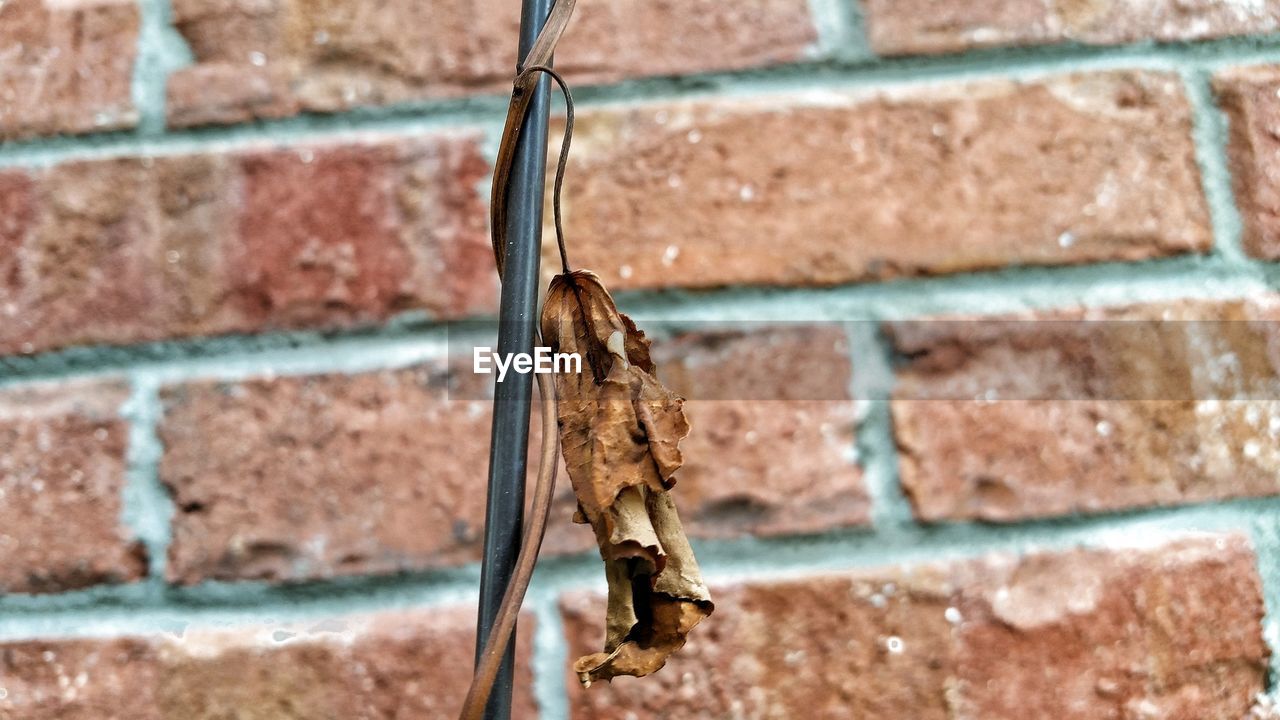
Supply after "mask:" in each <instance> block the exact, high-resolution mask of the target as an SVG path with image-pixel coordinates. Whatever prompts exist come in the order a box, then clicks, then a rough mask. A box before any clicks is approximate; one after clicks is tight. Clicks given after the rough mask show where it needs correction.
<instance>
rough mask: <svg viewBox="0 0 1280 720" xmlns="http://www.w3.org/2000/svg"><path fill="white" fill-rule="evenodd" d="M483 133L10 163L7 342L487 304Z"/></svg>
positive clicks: (96, 338) (315, 323) (0, 346)
mask: <svg viewBox="0 0 1280 720" xmlns="http://www.w3.org/2000/svg"><path fill="white" fill-rule="evenodd" d="M477 142H478V140H477V137H476V136H475V135H473V134H466V135H458V134H447V135H437V136H433V137H428V138H423V139H416V138H415V139H394V138H365V139H359V140H353V141H346V142H342V143H329V144H316V145H305V146H299V147H294V148H289V149H259V148H251V149H246V150H241V151H237V152H233V153H230V154H225V155H223V154H210V155H177V156H165V157H157V158H149V157H128V158H115V159H108V160H88V161H81V162H73V163H68V164H64V165H59V166H55V167H53V168H49V169H43V170H14V171H10V172H8V173H6V174H4V175H2V176H0V205H3V206H4V207H5V209H9V208H13V209H14V211H15V214H14V215H11V216H9V217H7V218H6V221H5V222H4V224H3V225H0V248H6V249H16V250H18V251H20V252H17V253H13V254H9V253H6V256H7V258H18V259H17V260H8V259H6V260H5V261H0V262H5V263H7V265H0V271H3V272H4V277H5V278H6V279H7V281H8V282H7V283H0V307H2V308H3V309H4V311H5V313H6V314H7V316H8V317H10V318H15V320H14V321H11V322H8V323H6V324H5V326H4V327H3V329H0V352H7V353H14V352H36V351H42V350H52V349H57V348H62V347H66V346H69V345H76V344H128V343H137V342H144V341H153V340H166V339H174V338H189V337H201V336H210V335H220V334H227V333H255V332H262V331H270V330H282V329H333V328H342V327H352V326H361V325H369V324H373V323H378V322H382V321H384V320H386V319H388V318H390V317H391V316H392V315H394V314H396V313H399V312H402V311H406V310H425V311H428V312H430V313H432V314H433V315H435V316H436V317H442V318H448V317H457V316H460V315H468V314H472V313H475V312H479V311H488V310H490V309H491V308H492V307H493V304H494V301H495V299H496V292H495V289H496V276H495V273H494V272H493V269H492V262H493V261H492V253H491V251H490V250H489V242H488V239H487V237H486V231H485V220H484V203H483V200H482V199H481V198H480V196H479V194H478V192H477V185H478V184H479V182H480V181H481V179H482V178H483V176H484V175H485V174H486V173H487V171H488V170H487V167H486V164H485V162H484V160H483V159H482V158H481V156H480V154H479V153H480V151H479V147H478V144H477Z"/></svg>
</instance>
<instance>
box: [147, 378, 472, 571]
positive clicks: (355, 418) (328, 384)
mask: <svg viewBox="0 0 1280 720" xmlns="http://www.w3.org/2000/svg"><path fill="white" fill-rule="evenodd" d="M163 399H164V404H165V417H164V420H163V422H162V424H161V426H160V430H159V433H160V438H161V440H162V441H163V443H164V446H165V454H164V458H163V460H162V461H161V464H160V476H161V479H162V480H163V481H164V483H165V484H166V485H167V486H169V488H170V489H171V490H172V492H173V495H174V501H175V503H176V505H177V514H176V515H175V517H174V520H173V544H172V545H171V547H170V552H169V568H168V573H169V578H170V580H172V581H174V582H179V583H184V584H190V583H196V582H200V581H202V580H207V579H242V578H262V579H269V580H273V581H290V580H303V579H312V578H324V577H333V576H342V575H364V574H372V573H388V572H396V571H408V570H422V569H426V568H434V567H441V566H446V565H457V564H462V563H466V562H471V561H475V560H478V559H479V547H480V531H481V528H482V527H483V524H484V499H485V498H484V495H485V493H484V479H485V473H486V470H487V468H488V450H487V448H488V438H489V418H490V415H489V410H488V405H487V403H486V402H485V401H482V400H454V401H450V400H448V399H447V385H446V378H445V375H444V370H443V368H442V367H441V366H440V365H423V366H419V367H415V368H411V369H406V370H399V371H387V372H381V373H367V374H363V375H355V376H338V375H325V376H311V377H289V378H277V379H274V380H251V381H246V382H238V383H222V382H206V383H194V384H188V385H177V386H172V387H169V388H166V389H165V390H164V391H163Z"/></svg>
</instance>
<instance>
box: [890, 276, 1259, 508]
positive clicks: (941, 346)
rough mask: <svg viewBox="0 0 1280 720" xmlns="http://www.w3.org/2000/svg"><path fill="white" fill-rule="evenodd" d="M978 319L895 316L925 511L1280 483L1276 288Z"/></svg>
mask: <svg viewBox="0 0 1280 720" xmlns="http://www.w3.org/2000/svg"><path fill="white" fill-rule="evenodd" d="M969 319H970V320H974V321H973V322H966V321H961V322H922V323H897V324H893V325H891V326H890V328H889V329H890V335H891V337H892V339H893V343H894V347H895V351H896V352H897V353H899V355H900V357H901V358H902V362H901V363H900V364H899V366H898V371H897V376H898V384H897V387H896V388H895V390H894V401H893V404H892V405H893V418H894V432H895V434H896V437H897V442H898V447H899V450H900V452H901V475H902V486H903V489H904V490H905V491H906V492H907V494H908V495H909V497H910V498H911V501H912V504H913V506H914V508H915V512H916V515H917V517H919V518H920V519H922V520H927V521H934V520H958V519H974V518H976V519H982V520H991V521H1013V520H1020V519H1025V518H1031V517H1047V516H1054V515H1063V514H1069V513H1077V512H1101V511H1109V510H1120V509H1126V508H1135V507H1149V506H1159V505H1177V504H1185V503H1192V502H1202V501H1207V500H1220V499H1226V498H1237V497H1252V496H1259V495H1275V494H1278V493H1280V481H1278V480H1277V478H1278V477H1280V474H1278V473H1280V443H1277V437H1280V415H1278V414H1277V410H1278V409H1280V405H1277V403H1276V401H1275V400H1274V399H1273V398H1274V395H1273V390H1272V388H1274V385H1275V378H1276V375H1277V370H1278V369H1280V368H1277V364H1276V363H1277V361H1276V358H1275V354H1274V350H1273V348H1274V347H1275V343H1276V342H1277V339H1280V333H1278V332H1277V327H1278V326H1277V325H1276V321H1277V320H1278V319H1280V303H1278V302H1277V299H1276V298H1271V297H1261V298H1256V299H1254V300H1250V301H1230V302H1211V301H1198V302H1185V303H1168V304H1152V305H1146V306H1137V307H1132V308H1116V309H1098V310H1089V311H1061V312H1055V313H1042V314H1037V315H1031V314H1028V315H1025V316H1018V317H1006V318H987V319H985V320H982V319H978V318H969ZM1138 320H1145V321H1150V322H1130V321H1138ZM1034 321H1045V322H1034ZM1165 321H1179V322H1165ZM1183 321H1186V322H1183Z"/></svg>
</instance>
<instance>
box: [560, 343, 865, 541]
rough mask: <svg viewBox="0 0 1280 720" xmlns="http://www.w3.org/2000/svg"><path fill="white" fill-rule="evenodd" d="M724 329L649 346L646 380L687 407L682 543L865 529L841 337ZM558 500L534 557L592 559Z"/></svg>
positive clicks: (679, 488) (680, 481) (569, 508)
mask: <svg viewBox="0 0 1280 720" xmlns="http://www.w3.org/2000/svg"><path fill="white" fill-rule="evenodd" d="M730 328H731V329H724V330H718V331H717V330H711V331H706V330H699V331H693V332H689V333H685V334H682V335H679V336H677V337H676V338H673V339H670V340H666V341H656V342H655V344H654V362H656V363H657V365H658V375H659V376H660V377H661V378H662V379H663V381H664V382H665V383H667V385H668V386H669V387H670V388H671V389H672V390H674V391H675V392H677V393H679V394H680V395H682V396H683V397H685V398H687V402H686V403H685V411H686V412H687V413H688V416H689V422H690V424H691V425H692V428H693V429H692V431H691V432H690V434H689V437H688V438H687V439H686V440H685V441H684V442H683V443H681V445H680V448H681V450H682V451H683V452H684V458H685V464H684V467H683V468H681V469H680V471H679V472H678V473H677V474H676V482H677V485H676V489H675V491H674V492H675V499H676V503H677V504H678V506H679V508H680V516H681V519H682V521H683V523H684V526H685V529H686V531H687V532H688V533H689V534H690V535H691V536H693V537H700V538H727V537H742V536H758V537H760V536H776V535H787V534H801V533H818V532H823V531H829V530H833V529H836V528H842V527H851V526H864V525H868V524H870V521H871V518H870V510H871V500H870V497H869V496H868V494H867V490H866V486H865V484H864V482H863V473H862V468H861V466H860V465H859V464H858V462H857V458H856V453H855V447H854V442H855V438H854V430H855V425H856V421H857V409H856V407H855V403H854V401H853V398H852V396H851V385H850V375H851V372H852V369H851V366H850V361H849V348H848V341H847V337H846V334H845V331H844V329H843V328H842V327H841V326H839V325H837V324H829V325H822V326H817V325H777V326H767V325H761V324H757V323H747V324H745V325H743V326H741V327H732V326H730ZM561 477H562V478H563V477H567V476H565V475H561ZM559 490H560V492H559V495H558V498H557V506H556V518H555V519H554V520H553V522H552V525H551V531H550V533H549V535H548V537H547V540H546V542H545V544H544V548H545V549H544V552H547V553H550V554H554V553H563V552H573V551H582V550H586V549H589V548H592V547H594V538H593V536H592V534H591V532H590V529H589V528H587V527H586V526H573V525H572V524H571V522H570V518H571V517H572V515H573V511H574V509H575V508H576V501H575V500H574V498H573V492H572V490H571V488H570V487H569V483H568V482H567V481H565V482H563V483H562V484H561V485H560V487H559Z"/></svg>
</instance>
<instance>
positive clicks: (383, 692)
mask: <svg viewBox="0 0 1280 720" xmlns="http://www.w3.org/2000/svg"><path fill="white" fill-rule="evenodd" d="M474 622H475V621H474V611H462V610H459V609H452V608H448V609H444V610H439V609H436V610H416V611H411V612H401V613H386V614H381V615H375V616H367V617H338V618H329V619H323V620H317V621H314V622H296V623H292V624H287V625H277V626H273V628H266V627H264V628H241V629H236V630H222V631H217V632H212V631H204V630H194V631H188V632H186V633H184V634H183V635H182V637H181V638H180V639H177V638H173V637H159V636H157V637H133V638H117V639H71V640H30V641H17V642H8V643H2V644H0V687H3V688H4V690H5V692H4V693H3V694H2V695H0V720H177V719H178V718H181V719H182V720H222V719H224V718H255V719H256V718H263V719H265V718H282V719H283V718H299V719H301V718H308V719H313V718H361V719H365V720H392V719H394V720H438V719H439V718H447V717H454V716H455V715H456V714H457V712H458V708H459V707H461V705H462V699H463V696H464V695H465V694H466V691H467V685H468V684H469V682H470V679H471V648H472V647H473V644H474V642H475V632H474ZM532 627H533V622H532V620H531V619H525V620H524V621H522V623H521V625H520V629H521V632H520V639H519V642H518V643H517V650H518V652H519V655H520V664H519V667H520V669H519V670H518V671H517V673H518V674H517V677H516V688H517V689H516V693H515V707H514V712H513V717H516V718H521V719H522V720H531V719H532V718H534V717H536V716H537V712H536V709H535V705H534V702H533V697H532V692H531V690H530V688H531V684H532V683H531V675H530V672H529V670H528V668H529V663H528V660H529V643H530V640H531V635H532V633H531V632H530V631H531V630H532Z"/></svg>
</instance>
